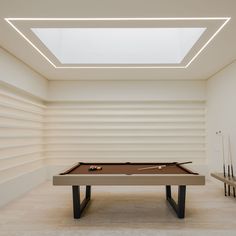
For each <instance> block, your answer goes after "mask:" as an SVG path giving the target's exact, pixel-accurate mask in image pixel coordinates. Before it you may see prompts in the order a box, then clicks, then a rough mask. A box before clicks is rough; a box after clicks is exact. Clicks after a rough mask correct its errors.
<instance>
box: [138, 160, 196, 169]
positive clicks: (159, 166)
mask: <svg viewBox="0 0 236 236" xmlns="http://www.w3.org/2000/svg"><path fill="white" fill-rule="evenodd" d="M189 163H192V161H186V162H180V163H178V162H173V163H170V164H169V166H175V165H179V166H180V165H184V164H189ZM167 166H168V165H155V166H149V167H143V168H139V169H138V170H152V169H159V170H160V169H162V168H163V167H167Z"/></svg>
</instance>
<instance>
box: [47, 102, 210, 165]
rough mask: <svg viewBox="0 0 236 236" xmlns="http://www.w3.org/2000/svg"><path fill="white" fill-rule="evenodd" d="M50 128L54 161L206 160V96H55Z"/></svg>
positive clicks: (49, 155)
mask: <svg viewBox="0 0 236 236" xmlns="http://www.w3.org/2000/svg"><path fill="white" fill-rule="evenodd" d="M44 134H45V143H46V145H45V154H46V158H47V163H48V164H50V165H54V164H57V165H67V164H73V163H74V162H77V161H113V162H116V161H189V160H192V161H193V162H194V163H195V164H205V160H206V156H205V151H206V150H205V102H199V101H187V102H186V101H150V102H130V101H124V102H54V103H52V102H51V103H48V104H47V109H46V113H45V133H44Z"/></svg>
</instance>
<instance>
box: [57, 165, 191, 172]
mask: <svg viewBox="0 0 236 236" xmlns="http://www.w3.org/2000/svg"><path fill="white" fill-rule="evenodd" d="M158 165H166V167H163V168H162V169H149V170H138V169H140V168H143V167H151V166H158ZM90 166H101V167H102V170H95V171H89V167H90ZM62 174H193V173H192V172H191V171H190V170H188V169H186V168H184V167H182V166H176V165H173V164H172V163H129V164H127V163H80V164H79V165H78V166H77V167H75V168H73V169H72V170H70V171H66V172H65V173H62Z"/></svg>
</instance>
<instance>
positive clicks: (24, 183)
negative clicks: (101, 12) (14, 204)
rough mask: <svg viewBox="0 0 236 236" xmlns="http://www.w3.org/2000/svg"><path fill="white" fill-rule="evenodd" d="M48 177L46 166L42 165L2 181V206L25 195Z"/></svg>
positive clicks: (0, 187)
mask: <svg viewBox="0 0 236 236" xmlns="http://www.w3.org/2000/svg"><path fill="white" fill-rule="evenodd" d="M46 179H47V171H46V167H42V168H39V169H37V170H34V171H32V172H28V173H25V174H24V175H20V176H18V177H17V178H13V179H10V180H7V181H5V182H3V183H0V207H1V206H4V205H6V204H7V203H9V202H11V201H12V200H14V199H16V198H18V197H20V196H22V195H24V194H25V193H27V192H28V191H30V190H31V189H33V188H34V187H36V186H37V185H39V184H41V183H43V182H44V181H45V180H46Z"/></svg>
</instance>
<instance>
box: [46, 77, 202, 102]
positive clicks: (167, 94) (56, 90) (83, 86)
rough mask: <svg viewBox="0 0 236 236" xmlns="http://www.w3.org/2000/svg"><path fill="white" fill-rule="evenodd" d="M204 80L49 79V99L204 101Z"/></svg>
mask: <svg viewBox="0 0 236 236" xmlns="http://www.w3.org/2000/svg"><path fill="white" fill-rule="evenodd" d="M205 99H206V83H205V82H204V81H145V78H144V80H143V81H50V82H49V96H48V100H49V101H152V100H153V101H157V100H158V101H168V100H170V101H174V100H181V101H189V100H191V101H205Z"/></svg>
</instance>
